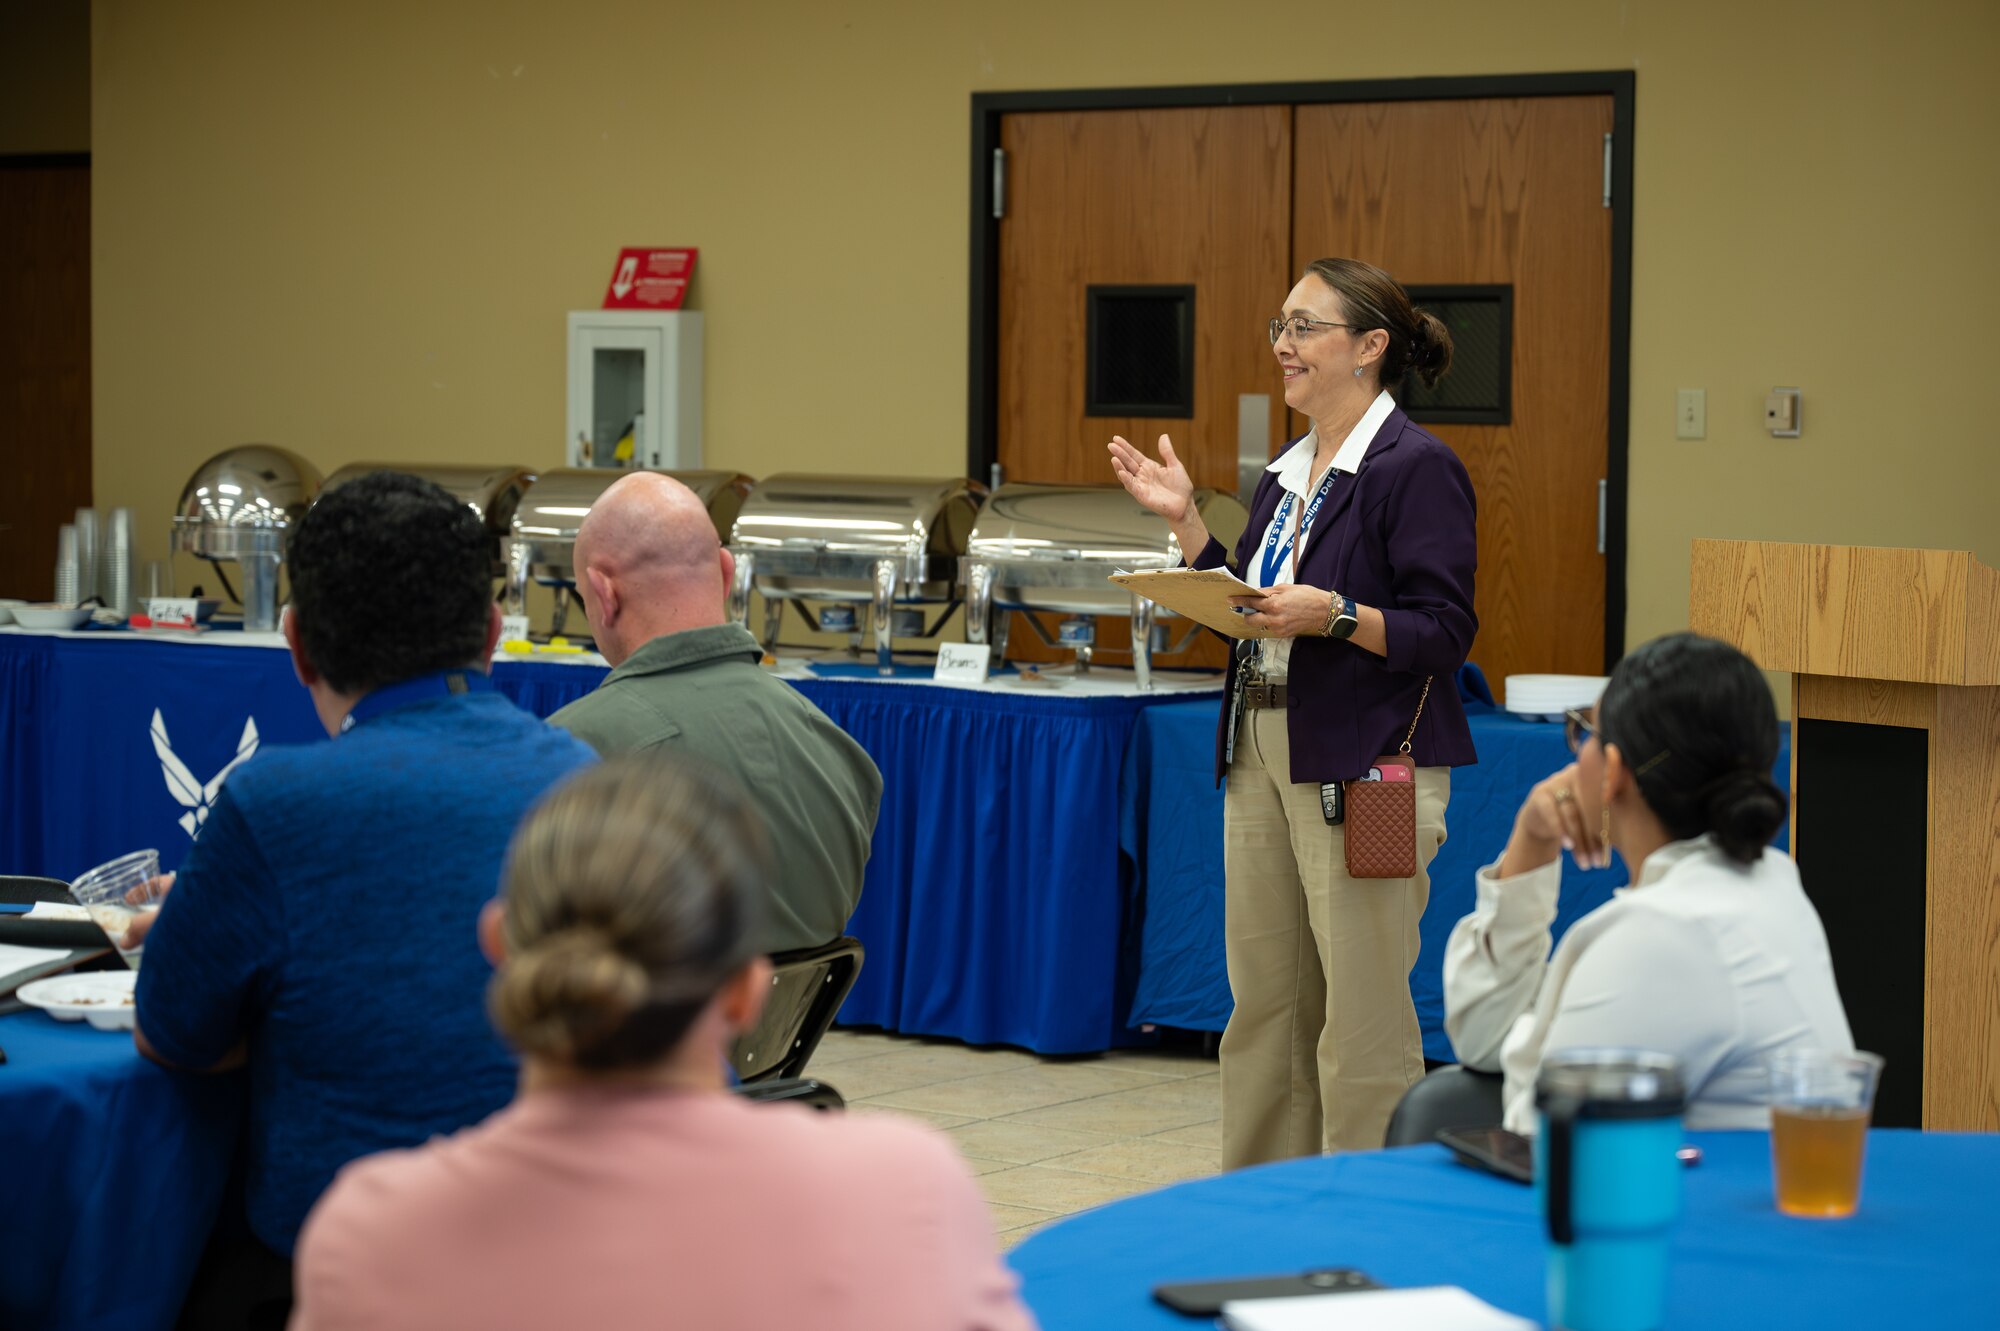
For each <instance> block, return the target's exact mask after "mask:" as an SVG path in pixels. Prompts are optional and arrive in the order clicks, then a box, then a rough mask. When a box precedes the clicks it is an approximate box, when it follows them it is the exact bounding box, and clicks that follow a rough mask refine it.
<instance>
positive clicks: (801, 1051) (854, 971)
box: [729, 937, 863, 1086]
mask: <svg viewBox="0 0 2000 1331" xmlns="http://www.w3.org/2000/svg"><path fill="white" fill-rule="evenodd" d="M862 956H863V953H862V949H861V943H860V941H859V940H857V939H853V938H845V937H842V938H836V939H834V940H833V941H832V942H831V943H827V944H825V945H823V946H821V947H812V948H801V949H800V950H798V951H796V952H779V953H777V954H775V955H773V956H772V958H771V996H770V998H769V999H767V1000H766V1001H765V1003H764V1015H763V1016H762V1017H761V1018H759V1019H758V1021H757V1025H756V1027H755V1028H754V1029H752V1030H749V1031H746V1032H744V1033H743V1035H742V1037H741V1038H739V1039H738V1040H737V1041H736V1048H735V1049H734V1050H733V1051H732V1052H731V1054H730V1056H729V1061H730V1063H731V1065H732V1066H734V1067H735V1069H736V1076H737V1078H738V1079H739V1080H740V1081H742V1082H743V1084H744V1085H745V1086H757V1085H760V1084H763V1083H766V1082H773V1081H779V1080H783V1079H786V1078H795V1077H798V1076H799V1075H800V1074H801V1073H803V1072H804V1071H805V1067H806V1063H807V1062H808V1061H809V1060H810V1059H811V1058H812V1056H813V1051H814V1050H815V1049H817V1048H819V1042H820V1038H821V1037H822V1036H824V1035H825V1034H826V1032H827V1030H828V1028H829V1027H831V1026H832V1025H833V1018H834V1014H835V1013H837V1012H839V1011H840V1005H841V1004H842V1003H843V1002H845V1001H846V999H847V991H848V990H850V989H852V988H853V987H854V977H855V976H857V975H859V974H860V973H861V961H862Z"/></svg>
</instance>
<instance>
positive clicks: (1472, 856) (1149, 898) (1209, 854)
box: [1118, 701, 1791, 1062]
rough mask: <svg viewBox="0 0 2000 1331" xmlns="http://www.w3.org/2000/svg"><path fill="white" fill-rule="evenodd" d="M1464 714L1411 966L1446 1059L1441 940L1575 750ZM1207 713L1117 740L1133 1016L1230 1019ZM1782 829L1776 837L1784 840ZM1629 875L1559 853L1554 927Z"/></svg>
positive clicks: (1489, 712) (1428, 1033) (1786, 762)
mask: <svg viewBox="0 0 2000 1331" xmlns="http://www.w3.org/2000/svg"><path fill="white" fill-rule="evenodd" d="M1466 712H1467V719H1468V720H1469V721H1470V723H1471V726H1472V741H1473V744H1474V745H1475V746H1476V747H1477V749H1478V751H1479V761H1478V762H1477V763H1476V764H1474V765H1473V766H1470V767H1460V768H1456V769H1454V770H1453V772H1452V774H1451V806H1450V808H1449V809H1447V810H1446V813H1445V823H1446V840H1445V844H1444V846H1443V848H1442V849H1440V850H1439V851H1438V855H1437V858H1436V859H1435V860H1434V861H1432V863H1431V871H1430V872H1431V898H1430V904H1429V906H1428V907H1427V908H1426V909H1425V911H1424V918H1423V923H1422V926H1421V932H1422V935H1423V951H1422V954H1421V955H1420V957H1419V958H1418V961H1417V968H1416V969H1415V970H1414V971H1412V972H1411V973H1410V993H1411V996H1412V997H1413V998H1414V999H1415V1001H1416V1006H1417V1020H1418V1022H1419V1023H1420V1024H1421V1025H1422V1027H1423V1032H1424V1055H1425V1057H1427V1058H1432V1059H1437V1060H1439V1061H1442V1062H1451V1061H1455V1056H1454V1055H1453V1053H1452V1050H1451V1042H1450V1040H1448V1039H1447V1038H1446V1037H1445V1033H1444V975H1443V967H1444V945H1445V941H1446V939H1448V938H1449V937H1450V936H1451V930H1452V926H1453V925H1455V924H1457V923H1458V921H1459V920H1460V919H1461V918H1463V917H1464V916H1465V914H1466V913H1467V912H1469V911H1470V910H1471V909H1472V903H1473V888H1472V880H1473V875H1474V874H1475V873H1476V872H1478V870H1479V869H1480V868H1481V867H1482V866H1484V865H1486V864H1489V863H1491V862H1492V861H1493V860H1494V859H1496V858H1498V856H1499V854H1500V851H1501V849H1502V847H1504V846H1505V845H1506V843H1507V835H1508V833H1509V832H1510V831H1511V830H1512V829H1513V826H1514V814H1515V811H1516V810H1518V809H1519V808H1520V805H1521V801H1522V800H1523V799H1524V798H1526V796H1527V793H1528V789H1529V788H1530V787H1531V786H1533V785H1534V783H1535V782H1537V781H1539V780H1541V779H1542V778H1543V777H1545V776H1547V775H1549V774H1550V773H1551V772H1554V771H1556V770H1557V769H1558V768H1560V767H1562V766H1563V764H1565V763H1567V762H1568V761H1569V760H1570V753H1569V747H1568V745H1567V744H1565V743H1564V742H1563V730H1562V727H1561V726H1560V725H1553V724H1550V723H1548V722H1543V721H1524V720H1521V719H1520V718H1518V717H1515V716H1513V715H1511V714H1509V713H1507V712H1502V711H1496V710H1494V709H1493V708H1491V707H1487V706H1485V705H1483V704H1480V703H1467V704H1466ZM1215 720H1216V705H1215V703H1214V702H1212V701H1206V702H1177V703H1170V704H1168V705H1166V706H1163V707H1152V708H1148V709H1147V710H1146V711H1145V712H1144V713H1143V714H1141V716H1140V717H1139V719H1138V723H1137V725H1136V727H1135V729H1134V731H1133V735H1132V742H1131V746H1130V747H1129V748H1128V749H1127V750H1126V751H1125V761H1124V768H1123V776H1122V778H1121V786H1122V794H1121V807H1120V810H1119V830H1118V840H1119V846H1120V849H1121V850H1122V851H1123V853H1124V854H1125V855H1126V856H1127V858H1129V859H1130V860H1131V862H1132V864H1133V866H1134V869H1135V871H1136V873H1135V877H1136V887H1135V892H1134V899H1135V901H1136V902H1137V911H1138V913H1139V915H1140V918H1139V919H1138V920H1137V921H1136V924H1135V928H1136V932H1137V934H1138V939H1139V943H1138V954H1139V960H1138V967H1139V969H1138V975H1137V980H1136V990H1135V993H1134V996H1133V1000H1132V1007H1131V1018H1130V1019H1131V1021H1132V1022H1133V1023H1134V1024H1135V1025H1137V1024H1140V1023H1146V1022H1152V1023H1157V1024H1159V1025H1162V1026H1180V1027H1184V1028H1186V1029H1189V1030H1200V1031H1219V1030H1221V1029H1222V1028H1223V1026H1224V1025H1225V1024H1227V1022H1228V1020H1229V1012H1230V1007H1231V1003H1230V998H1229V976H1228V974H1227V972H1226V970H1225V968H1224V961H1223V945H1222V792H1221V791H1220V790H1217V789H1216V787H1215V774H1214V762H1215ZM1772 775H1773V776H1774V777H1775V778H1776V780H1777V782H1778V784H1779V786H1780V787H1785V786H1788V785H1789V783H1790V776H1791V728H1790V727H1789V726H1786V727H1784V730H1783V739H1782V741H1781V743H1780V747H1779V751H1778V762H1777V765H1776V768H1775V769H1774V771H1773V773H1772ZM1788 835H1789V833H1788V832H1782V833H1780V834H1779V838H1778V842H1777V844H1778V847H1779V848H1780V849H1783V848H1785V846H1786V844H1787V841H1786V837H1787V836H1788ZM1625 880H1626V874H1625V868H1624V865H1623V863H1622V861H1621V862H1614V867H1612V868H1610V869H1598V870H1594V871H1592V872H1588V873H1586V872H1584V871H1583V870H1580V869H1578V868H1577V867H1576V865H1575V864H1574V863H1572V862H1571V861H1570V860H1569V857H1568V856H1564V858H1563V880H1562V897H1561V904H1560V906H1559V908H1558V910H1557V913H1556V922H1555V936H1556V937H1558V938H1560V937H1561V936H1562V934H1563V933H1564V932H1565V931H1566V930H1567V929H1568V928H1569V927H1570V925H1572V924H1574V923H1575V922H1576V921H1577V920H1578V919H1580V918H1582V917H1583V916H1584V915H1585V914H1587V913H1588V912H1590V911H1592V910H1595V909H1596V908H1597V907H1598V906H1600V905H1602V904H1604V902H1606V901H1607V900H1609V899H1610V897H1611V892H1612V889H1613V888H1616V887H1620V886H1623V885H1624V883H1625Z"/></svg>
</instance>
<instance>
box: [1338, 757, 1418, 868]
mask: <svg viewBox="0 0 2000 1331" xmlns="http://www.w3.org/2000/svg"><path fill="white" fill-rule="evenodd" d="M1346 827H1347V837H1346V840H1347V876H1348V877H1349V878H1414V877H1416V873H1417V783H1416V782H1414V781H1350V782H1348V783H1347V820H1346Z"/></svg>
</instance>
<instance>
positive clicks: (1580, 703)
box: [1504, 675, 1611, 717]
mask: <svg viewBox="0 0 2000 1331" xmlns="http://www.w3.org/2000/svg"><path fill="white" fill-rule="evenodd" d="M1610 678H1611V677H1610V676H1609V675H1509V676H1507V689H1506V694H1505V697H1506V702H1505V704H1504V706H1505V707H1506V708H1507V710H1508V711H1510V712H1512V713H1514V714H1515V715H1516V716H1549V717H1558V716H1561V715H1562V714H1563V713H1564V712H1566V711H1568V710H1569V709H1570V708H1572V707H1592V706H1595V705H1596V703H1597V697H1598V695H1599V694H1601V693H1603V692H1604V686H1605V685H1606V684H1607V683H1609V682H1610Z"/></svg>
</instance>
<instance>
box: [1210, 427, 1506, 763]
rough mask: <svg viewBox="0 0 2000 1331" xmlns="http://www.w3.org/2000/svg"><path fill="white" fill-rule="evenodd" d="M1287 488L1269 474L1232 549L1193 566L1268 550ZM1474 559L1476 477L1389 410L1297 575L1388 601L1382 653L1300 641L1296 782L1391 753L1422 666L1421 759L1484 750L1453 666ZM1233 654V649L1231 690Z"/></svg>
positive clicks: (1219, 734) (1460, 653) (1344, 480)
mask: <svg viewBox="0 0 2000 1331" xmlns="http://www.w3.org/2000/svg"><path fill="white" fill-rule="evenodd" d="M1282 494H1283V489H1282V487H1280V486H1279V484H1278V477H1277V474H1276V473H1275V472H1269V471H1267V472H1265V473H1264V477H1263V479H1262V480H1261V481H1260V482H1258V485H1257V492H1256V494H1254V495H1252V496H1251V499H1250V525H1249V526H1247V527H1245V528H1244V529H1243V536H1242V539H1240V540H1238V541H1237V542H1236V549H1235V550H1234V552H1228V551H1225V550H1224V549H1223V548H1222V543H1221V542H1220V541H1218V540H1216V539H1215V538H1214V537H1210V538H1209V542H1208V545H1207V547H1206V548H1204V549H1203V550H1202V552H1201V553H1200V554H1199V555H1198V556H1197V557H1196V558H1195V561H1194V566H1195V567H1196V568H1215V567H1217V566H1219V565H1221V564H1222V563H1223V562H1224V561H1225V560H1226V561H1227V562H1228V564H1229V565H1230V567H1231V568H1234V569H1235V570H1236V571H1237V573H1238V574H1239V575H1241V574H1243V573H1244V572H1245V570H1247V569H1249V568H1250V567H1251V566H1252V561H1253V560H1255V559H1256V558H1257V557H1258V555H1259V554H1260V553H1261V552H1262V548H1263V543H1264V531H1265V528H1267V527H1269V526H1270V525H1271V516H1272V514H1274V513H1276V512H1277V509H1278V500H1279V498H1280V497H1281V496H1282ZM1478 562H1479V551H1478V539H1477V535H1476V530H1475V527H1474V515H1473V498H1472V478H1471V477H1469V476H1467V475H1466V473H1465V465H1464V464H1463V463H1461V462H1460V461H1459V460H1458V455H1457V454H1456V453H1454V452H1452V451H1451V449H1450V447H1448V446H1447V445H1446V444H1445V443H1444V442H1443V441H1442V440H1440V439H1439V438H1438V437H1437V436H1436V435H1433V434H1431V433H1430V432H1429V431H1428V430H1426V429H1424V428H1423V427H1422V426H1420V425H1417V424H1415V423H1413V422H1412V421H1411V420H1410V418H1409V417H1408V416H1406V415H1404V414H1403V412H1402V410H1401V409H1400V408H1399V409H1397V410H1395V411H1393V412H1391V413H1389V418H1388V419H1387V420H1386V421H1384V422H1382V428H1381V429H1380V430H1379V431H1377V432H1376V435H1375V441H1374V442H1373V443H1372V444H1370V445H1369V448H1368V452H1367V455H1366V456H1365V457H1363V458H1362V460H1361V469H1360V470H1359V471H1357V472H1355V473H1354V474H1353V475H1352V476H1346V475H1343V476H1341V477H1340V478H1339V479H1338V480H1336V481H1334V483H1333V491H1332V493H1331V494H1329V495H1328V496H1327V499H1326V501H1325V502H1324V503H1323V504H1322V505H1321V506H1320V513H1319V516H1318V517H1317V518H1316V519H1314V521H1313V525H1312V530H1311V531H1309V532H1308V533H1307V534H1306V551H1305V559H1304V561H1303V563H1302V564H1301V566H1300V567H1299V569H1298V570H1297V571H1296V573H1295V574H1294V575H1293V580H1294V581H1295V582H1301V583H1305V584H1307V585H1308V586H1313V587H1323V588H1325V589H1327V590H1328V591H1337V592H1340V593H1341V594H1343V595H1345V596H1350V597H1352V598H1353V599H1354V600H1355V602H1356V603H1357V604H1360V605H1372V606H1374V607H1375V608H1376V609H1378V610H1380V611H1381V612H1382V618H1383V620H1384V621H1385V626H1386V628H1387V632H1388V639H1389V654H1388V657H1387V658H1386V659H1385V658H1383V657H1379V656H1376V655H1375V654H1374V653H1372V652H1366V651H1363V650H1362V649H1361V648H1359V647H1356V646H1355V645H1354V644H1353V643H1351V642H1343V641H1341V640H1339V639H1335V638H1294V639H1292V658H1291V671H1290V685H1289V688H1288V689H1287V696H1286V711H1287V713H1288V715H1287V718H1286V721H1287V730H1288V732H1289V735H1290V738H1291V748H1292V780H1293V781H1296V782H1310V783H1312V784H1314V785H1318V784H1320V783H1321V782H1325V781H1352V780H1354V779H1356V778H1357V777H1360V776H1361V775H1363V774H1364V773H1365V772H1366V771H1367V769H1368V765H1369V760H1370V759H1371V758H1374V757H1375V756H1376V755H1378V754H1384V753H1393V752H1394V751H1395V750H1396V749H1397V747H1398V746H1400V745H1401V744H1402V742H1403V734H1404V732H1405V731H1407V730H1408V729H1409V728H1410V718H1411V717H1412V716H1414V715H1415V714H1416V710H1417V698H1418V696H1419V695H1420V694H1422V692H1423V687H1424V677H1425V676H1426V675H1429V676H1431V677H1432V683H1431V694H1430V699H1429V701H1427V702H1426V703H1425V704H1424V715H1423V720H1422V721H1421V722H1419V724H1418V725H1417V733H1416V737H1415V738H1414V739H1413V740H1411V742H1410V747H1411V752H1412V756H1413V757H1414V758H1415V759H1416V764H1417V766H1419V767H1464V766H1466V765H1468V764H1471V763H1475V762H1478V761H1479V756H1478V754H1476V753H1474V752H1473V748H1472V731H1471V729H1470V728H1469V727H1468V726H1467V725H1466V723H1465V705H1464V704H1463V703H1461V702H1460V701H1459V698H1458V681H1457V678H1456V676H1457V673H1458V668H1459V667H1460V666H1462V665H1464V664H1465V660H1466V656H1467V654H1468V653H1469V652H1470V651H1471V650H1472V636H1473V634H1474V633H1476V632H1477V631H1478V629H1479V620H1478V618H1477V617H1476V616H1475V615H1474V614H1473V613H1472V574H1473V569H1474V567H1475V566H1476V565H1477V564H1478ZM1237 669H1238V665H1237V662H1236V657H1235V654H1234V653H1233V652H1232V653H1231V654H1230V666H1229V670H1230V676H1229V683H1230V686H1231V688H1232V689H1233V688H1234V686H1235V682H1236V671H1237ZM1228 724H1229V695H1228V694H1227V693H1225V694H1224V695H1223V703H1222V716H1221V719H1220V720H1219V721H1218V723H1217V725H1216V729H1215V779H1216V781H1217V782H1218V783H1220V782H1221V780H1222V777H1223V760H1222V754H1223V742H1224V739H1225V738H1226V736H1225V735H1224V728H1225V727H1227V726H1228Z"/></svg>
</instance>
